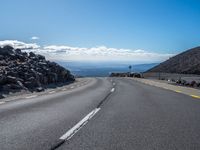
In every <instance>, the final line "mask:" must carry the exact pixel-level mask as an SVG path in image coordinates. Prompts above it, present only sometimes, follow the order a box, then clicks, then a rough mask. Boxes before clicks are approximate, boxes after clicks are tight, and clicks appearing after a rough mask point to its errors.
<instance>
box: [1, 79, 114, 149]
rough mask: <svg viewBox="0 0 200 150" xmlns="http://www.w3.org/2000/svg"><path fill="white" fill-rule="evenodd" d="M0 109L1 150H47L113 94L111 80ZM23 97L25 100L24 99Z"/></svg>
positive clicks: (23, 101)
mask: <svg viewBox="0 0 200 150" xmlns="http://www.w3.org/2000/svg"><path fill="white" fill-rule="evenodd" d="M88 82H89V83H88V84H87V85H85V86H82V87H73V89H71V90H70V91H67V90H63V91H62V90H61V91H60V92H56V93H49V94H46V95H42V96H37V97H35V96H29V97H28V98H22V99H21V100H17V101H11V102H8V103H4V104H1V105H0V149H1V150H46V149H47V150H48V149H50V148H51V147H52V145H54V144H55V143H56V142H57V140H58V138H59V137H60V136H61V135H62V134H63V133H65V132H66V131H67V130H69V129H70V128H71V127H72V126H73V125H74V124H76V122H78V121H79V120H80V119H81V118H82V117H84V116H85V115H86V114H88V113H89V112H90V111H91V110H92V109H93V108H95V107H96V106H97V105H98V104H99V103H100V101H101V100H102V99H103V98H104V97H105V96H106V95H107V93H108V92H109V91H110V89H111V87H112V84H111V82H110V81H109V80H106V79H102V78H98V79H97V78H93V79H90V81H88ZM22 97H23V96H22Z"/></svg>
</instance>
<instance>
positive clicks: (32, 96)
mask: <svg viewBox="0 0 200 150" xmlns="http://www.w3.org/2000/svg"><path fill="white" fill-rule="evenodd" d="M37 96H38V95H31V96H27V97H25V98H34V97H37Z"/></svg>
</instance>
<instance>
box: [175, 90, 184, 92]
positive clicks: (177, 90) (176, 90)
mask: <svg viewBox="0 0 200 150" xmlns="http://www.w3.org/2000/svg"><path fill="white" fill-rule="evenodd" d="M174 91H175V92H176V93H181V92H182V91H180V90H174Z"/></svg>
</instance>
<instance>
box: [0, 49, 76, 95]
mask: <svg viewBox="0 0 200 150" xmlns="http://www.w3.org/2000/svg"><path fill="white" fill-rule="evenodd" d="M74 80H75V79H74V76H73V75H71V73H70V71H69V70H66V69H65V68H64V67H61V66H60V65H58V64H57V63H55V62H50V61H48V60H46V59H45V57H44V56H42V55H36V54H34V53H33V52H30V53H27V52H22V51H21V50H20V49H14V48H13V47H11V46H5V47H3V48H1V47H0V98H3V96H2V95H3V94H9V92H18V91H21V90H29V91H38V92H39V91H42V90H44V87H47V86H48V85H49V84H58V83H68V82H72V81H74Z"/></svg>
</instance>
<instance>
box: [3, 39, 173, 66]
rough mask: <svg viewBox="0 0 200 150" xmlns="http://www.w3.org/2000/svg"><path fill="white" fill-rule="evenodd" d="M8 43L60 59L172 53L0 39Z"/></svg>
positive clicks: (135, 58) (153, 57)
mask: <svg viewBox="0 0 200 150" xmlns="http://www.w3.org/2000/svg"><path fill="white" fill-rule="evenodd" d="M5 45H10V46H13V47H14V48H21V49H23V50H25V51H34V52H35V53H38V54H43V55H45V56H46V57H47V58H48V59H53V60H62V61H132V62H160V61H164V60H166V59H168V58H169V57H172V56H173V55H174V54H160V53H155V52H149V51H145V50H140V49H137V50H132V49H117V48H109V47H106V46H98V47H91V48H83V47H71V46H65V45H62V46H58V45H48V46H40V45H37V44H36V43H24V42H21V41H17V40H5V41H0V46H1V47H2V46H5Z"/></svg>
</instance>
